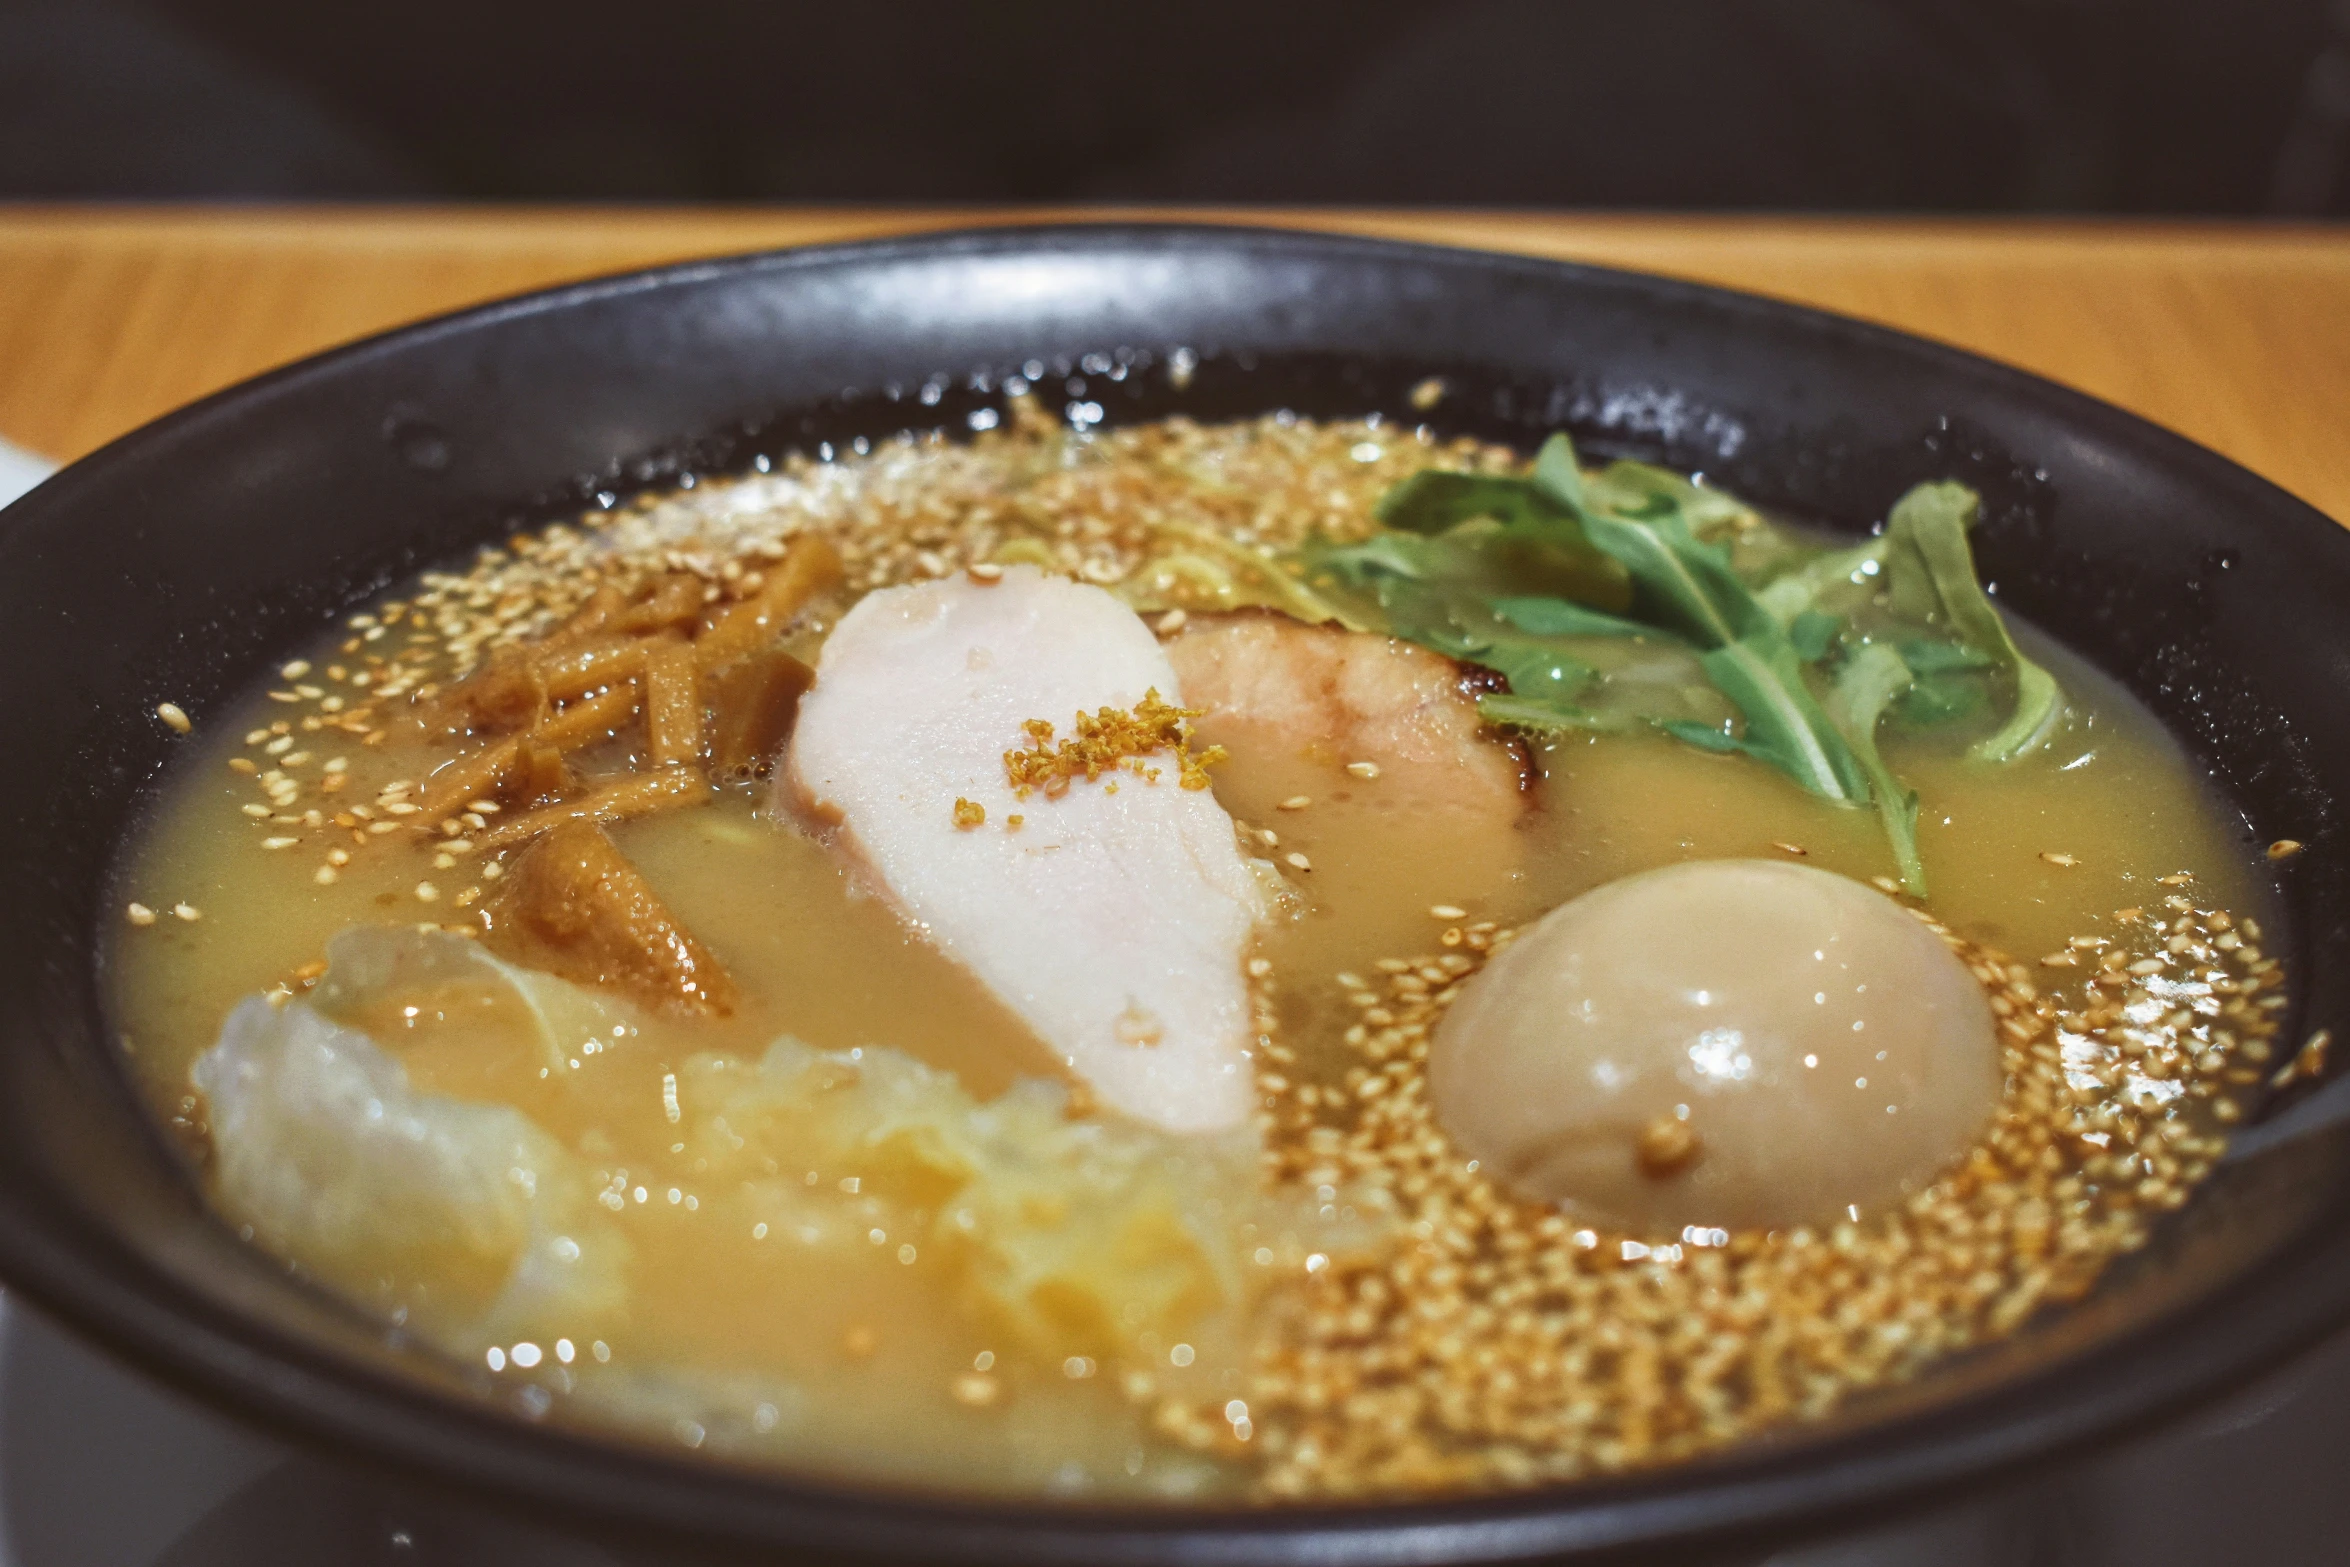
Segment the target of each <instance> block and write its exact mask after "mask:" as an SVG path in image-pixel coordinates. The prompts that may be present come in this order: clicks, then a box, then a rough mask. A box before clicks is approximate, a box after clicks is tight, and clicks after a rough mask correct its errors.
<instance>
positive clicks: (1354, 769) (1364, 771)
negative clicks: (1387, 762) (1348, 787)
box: [1346, 762, 1379, 778]
mask: <svg viewBox="0 0 2350 1567" xmlns="http://www.w3.org/2000/svg"><path fill="white" fill-rule="evenodd" d="M1346 770H1347V771H1348V772H1350V773H1352V774H1354V775H1355V776H1356V777H1357V778H1376V777H1378V776H1379V764H1378V763H1377V762H1349V763H1347V764H1346Z"/></svg>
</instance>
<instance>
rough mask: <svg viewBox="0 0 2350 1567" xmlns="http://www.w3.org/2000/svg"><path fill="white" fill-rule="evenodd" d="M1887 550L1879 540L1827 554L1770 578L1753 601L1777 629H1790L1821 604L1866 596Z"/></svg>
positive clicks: (1814, 557)
mask: <svg viewBox="0 0 2350 1567" xmlns="http://www.w3.org/2000/svg"><path fill="white" fill-rule="evenodd" d="M1889 547H1890V546H1889V545H1888V544H1887V542H1886V540H1885V539H1884V538H1883V537H1882V536H1879V537H1877V538H1873V539H1871V540H1869V541H1868V542H1867V543H1866V544H1856V545H1854V546H1853V547H1852V548H1850V549H1843V550H1828V551H1825V552H1823V553H1821V554H1818V555H1814V556H1813V557H1812V558H1811V559H1809V560H1807V561H1805V562H1804V563H1803V564H1801V565H1799V566H1796V567H1794V568H1793V569H1791V570H1788V571H1785V572H1782V573H1780V574H1779V575H1778V576H1776V577H1773V578H1772V579H1771V580H1770V582H1768V583H1767V584H1765V585H1764V586H1763V587H1761V588H1758V589H1757V590H1756V591H1755V595H1754V596H1755V598H1756V599H1757V600H1759V601H1760V602H1761V604H1762V607H1763V608H1764V609H1767V610H1769V611H1770V612H1771V616H1772V618H1773V619H1775V620H1777V621H1778V622H1779V623H1780V624H1781V625H1783V626H1784V625H1792V624H1793V623H1794V622H1795V620H1796V618H1797V617H1798V616H1800V615H1802V614H1803V613H1804V612H1805V611H1806V610H1810V609H1815V608H1817V607H1818V606H1819V605H1820V603H1821V602H1822V601H1823V600H1832V601H1837V602H1841V601H1843V600H1845V599H1849V598H1851V597H1853V596H1854V593H1853V590H1854V589H1859V591H1860V592H1861V593H1864V594H1865V593H1866V592H1867V591H1868V590H1869V588H1868V585H1870V584H1873V583H1874V582H1875V581H1876V578H1877V574H1878V573H1879V571H1880V570H1881V569H1882V568H1883V565H1884V561H1885V552H1886V550H1887V549H1888V548H1889Z"/></svg>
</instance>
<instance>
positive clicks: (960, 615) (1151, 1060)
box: [777, 566, 1265, 1132]
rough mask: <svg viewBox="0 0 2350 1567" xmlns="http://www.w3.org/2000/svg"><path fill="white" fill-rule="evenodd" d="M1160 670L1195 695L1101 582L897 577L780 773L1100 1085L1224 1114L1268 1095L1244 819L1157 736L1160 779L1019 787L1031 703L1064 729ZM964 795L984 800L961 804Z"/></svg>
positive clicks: (1141, 693) (1140, 1114) (802, 812)
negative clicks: (1253, 981)
mask: <svg viewBox="0 0 2350 1567" xmlns="http://www.w3.org/2000/svg"><path fill="white" fill-rule="evenodd" d="M1153 689H1156V690H1157V691H1158V692H1159V694H1160V696H1161V697H1162V698H1163V699H1165V700H1168V701H1179V700H1180V693H1179V690H1178V687H1177V682H1176V678H1175V671H1174V669H1173V667H1172V666H1171V665H1170V664H1169V663H1168V661H1167V657H1166V654H1165V653H1164V652H1162V651H1161V650H1160V648H1159V645H1158V643H1157V641H1156V640H1155V639H1154V638H1153V637H1152V636H1151V633H1150V631H1149V630H1148V629H1147V628H1146V627H1145V626H1144V625H1143V623H1142V622H1141V621H1140V620H1139V619H1137V618H1136V617H1135V615H1134V613H1133V612H1132V611H1131V610H1129V609H1127V608H1126V606H1124V605H1123V604H1121V603H1119V602H1118V601H1117V600H1116V599H1115V598H1112V597H1111V596H1110V595H1109V594H1107V593H1105V592H1103V591H1102V590H1101V589H1099V588H1095V587H1089V586H1086V585H1084V584H1081V583H1075V582H1070V581H1067V580H1064V579H1062V578H1057V577H1048V576H1046V575H1044V574H1043V573H1041V572H1039V571H1037V570H1035V569H1034V568H1032V567H1025V566H1018V567H1013V568H1010V569H1009V570H1006V571H1005V572H1004V573H1003V575H1002V577H1001V578H1000V579H999V580H997V581H994V582H990V583H980V582H974V581H972V580H970V579H969V578H967V577H960V576H958V577H953V578H948V579H944V580H941V581H936V582H926V583H920V584H916V585H913V586H910V587H901V588H889V589H885V590H883V591H880V592H876V593H872V594H869V595H867V596H866V597H865V598H864V599H863V600H862V601H861V602H859V603H858V604H857V606H856V607H855V608H854V609H852V610H850V611H849V613H848V614H847V615H845V616H843V617H842V619H841V622H840V624H839V626H838V627H836V628H835V629H834V631H833V633H832V635H831V637H830V638H829V639H828V640H827V641H826V643H825V645H824V653H823V657H822V659H821V661H820V662H819V663H818V665H817V668H816V683H815V685H814V686H813V687H812V688H810V690H809V692H808V694H807V696H806V698H805V699H804V700H803V702H802V704H801V707H800V714H799V721H798V726H797V728H796V729H795V730H794V731H793V734H792V740H791V747H790V750H789V753H788V755H787V758H786V763H785V765H784V767H782V768H781V769H780V770H779V774H778V783H777V787H778V790H779V793H780V796H781V799H782V801H783V803H784V804H785V806H786V807H787V809H789V810H791V811H792V812H793V813H794V814H796V815H797V816H799V817H800V818H801V819H802V820H805V821H809V822H811V823H814V824H816V825H817V826H818V827H819V829H820V830H823V831H826V832H829V833H830V834H832V835H833V836H834V839H835V841H836V842H837V843H838V844H839V845H840V847H841V848H842V849H843V850H844V851H845V852H847V853H848V854H850V855H851V856H853V857H854V858H855V859H856V860H857V861H858V862H860V864H861V866H862V868H863V869H864V871H865V872H866V873H867V874H868V875H869V877H870V879H871V881H872V882H873V883H875V884H876V885H877V886H878V887H879V888H880V889H882V890H883V891H884V892H885V893H886V895H887V896H889V897H890V898H892V899H894V900H895V901H896V903H897V905H898V907H899V908H900V909H901V911H902V912H904V913H905V915H906V916H907V917H908V918H909V919H911V920H913V921H914V922H915V923H916V924H918V925H919V926H920V927H921V928H922V929H923V930H924V931H925V932H926V933H927V934H928V935H929V937H930V939H931V940H932V941H934V942H935V943H937V945H938V946H939V947H940V948H941V949H942V950H943V951H945V952H946V953H948V954H949V955H950V956H952V957H954V958H956V959H957V960H959V961H960V962H962V963H963V964H965V965H966V966H968V967H969V968H970V969H971V970H972V971H973V972H974V973H976V974H977V975H978V976H979V977H980V978H981V979H982V980H984V981H985V982H986V983H987V984H988V985H989V986H990V987H991V988H992V989H994V990H995V991H996V993H997V994H998V995H1000V996H1001V997H1002V998H1003V999H1004V1000H1005V1001H1006V1002H1007V1003H1008V1004H1010V1005H1011V1007H1012V1008H1013V1009H1014V1010H1015V1011H1017V1012H1018V1013H1019V1014H1020V1015H1021V1016H1022V1017H1023V1018H1025V1019H1026V1020H1027V1022H1028V1023H1029V1025H1030V1026H1031V1027H1032V1028H1034V1029H1035V1030H1036V1032H1037V1033H1038V1034H1039V1035H1040V1036H1041V1037H1042V1038H1043V1039H1044V1040H1045V1042H1046V1043H1047V1044H1048V1045H1050V1046H1051V1047H1052V1049H1053V1050H1054V1051H1055V1053H1056V1054H1058V1055H1060V1056H1061V1057H1062V1058H1063V1059H1064V1060H1065V1061H1066V1062H1067V1063H1068V1065H1069V1067H1070V1069H1071V1070H1072V1071H1073V1072H1074V1073H1076V1074H1077V1075H1078V1076H1079V1077H1081V1078H1082V1079H1084V1080H1085V1081H1086V1082H1087V1083H1088V1084H1090V1085H1091V1087H1092V1088H1093V1091H1094V1092H1095V1094H1096V1095H1097V1096H1098V1097H1099V1098H1100V1099H1101V1100H1102V1101H1103V1102H1104V1103H1106V1104H1108V1105H1110V1106H1112V1107H1114V1108H1116V1109H1118V1110H1121V1111H1123V1112H1125V1113H1126V1114H1128V1115H1131V1116H1134V1117H1136V1118H1138V1119H1141V1120H1145V1121H1150V1122H1155V1123H1156V1124H1158V1125H1161V1126H1164V1127H1168V1128H1170V1129H1172V1130H1176V1131H1184V1132H1195V1131H1212V1130H1216V1129H1219V1128H1223V1127H1228V1126H1233V1125H1237V1124H1239V1123H1240V1122H1242V1121H1243V1120H1245V1119H1246V1118H1247V1116H1248V1114H1249V1111H1250V1108H1251V1106H1252V1104H1253V1101H1254V1093H1253V1089H1252V1077H1251V1071H1250V1065H1249V1058H1248V1054H1247V1042H1248V1037H1249V1000H1248V992H1247V982H1246V980H1245V979H1244V978H1243V976H1242V972H1241V963H1242V957H1243V948H1244V947H1245V946H1246V944H1247V942H1248V940H1249V935H1250V932H1251V930H1252V929H1253V928H1254V926H1255V925H1256V923H1257V921H1258V919H1259V918H1261V917H1262V915H1263V913H1264V909H1265V903H1264V895H1263V892H1262V891H1261V889H1260V887H1259V884H1258V882H1257V880H1256V878H1255V876H1254V874H1253V873H1252V872H1251V871H1250V870H1249V868H1248V866H1247V864H1246V862H1245V861H1244V860H1243V859H1242V858H1241V855H1240V851H1239V849H1238V847H1237V846H1236V844H1235V842H1234V838H1233V829H1232V820H1231V818H1230V817H1228V816H1227V815H1225V813H1224V810H1223V808H1222V807H1221V806H1219V805H1218V804H1217V803H1216V800H1215V797H1214V795H1213V794H1212V793H1210V792H1209V791H1208V790H1205V789H1185V788H1182V787H1180V786H1179V784H1178V782H1177V774H1176V768H1175V765H1174V761H1173V758H1171V757H1167V756H1163V755H1162V756H1157V757H1152V758H1150V759H1149V760H1150V761H1151V762H1152V763H1153V764H1154V765H1157V766H1158V767H1159V768H1160V775H1159V777H1158V779H1157V781H1156V782H1147V781H1145V780H1144V779H1143V778H1142V777H1140V776H1137V775H1136V774H1134V773H1132V772H1123V771H1121V772H1113V773H1108V774H1105V775H1103V777H1102V778H1101V779H1100V780H1098V781H1095V782H1091V783H1089V782H1086V781H1084V780H1082V779H1080V780H1079V781H1077V782H1076V783H1075V784H1074V785H1073V786H1071V787H1070V788H1069V789H1068V790H1067V791H1066V792H1064V793H1061V794H1059V795H1058V796H1056V797H1048V796H1047V795H1046V794H1045V793H1044V792H1043V791H1041V790H1037V791H1032V792H1030V794H1029V795H1028V797H1027V798H1025V799H1022V798H1020V797H1019V796H1018V795H1017V794H1016V793H1015V791H1014V789H1013V787H1012V785H1011V784H1010V782H1009V780H1008V779H1007V777H1006V773H1005V764H1004V753H1005V752H1006V751H1009V750H1014V749H1019V748H1022V747H1025V746H1026V744H1027V743H1028V737H1027V736H1026V735H1025V734H1024V733H1023V731H1022V725H1023V724H1025V723H1027V722H1028V721H1030V720H1032V719H1042V720H1044V721H1045V722H1047V723H1050V724H1052V725H1053V726H1054V727H1055V729H1056V730H1057V731H1058V732H1059V733H1060V734H1062V735H1067V734H1069V733H1070V732H1071V727H1072V721H1073V720H1074V718H1075V716H1076V714H1077V713H1078V712H1080V711H1085V712H1093V711H1095V710H1096V709H1099V708H1102V707H1113V708H1121V709H1130V708H1132V707H1133V706H1134V705H1135V704H1137V703H1139V702H1140V701H1142V700H1143V698H1144V697H1145V696H1146V695H1147V694H1148V693H1149V692H1150V691H1152V690H1153ZM1112 784H1114V785H1115V788H1114V789H1113V788H1112V787H1111V786H1112ZM958 801H969V802H971V803H972V804H975V805H977V806H980V807H981V808H983V809H984V810H985V812H986V819H985V820H984V822H982V823H980V824H979V825H976V826H962V825H958V822H957V816H956V805H957V802H958ZM1015 815H1017V816H1019V817H1021V818H1022V820H1021V823H1020V825H1019V826H1018V827H1016V828H1015V827H1013V826H1012V825H1011V824H1010V822H1009V818H1011V817H1013V816H1015Z"/></svg>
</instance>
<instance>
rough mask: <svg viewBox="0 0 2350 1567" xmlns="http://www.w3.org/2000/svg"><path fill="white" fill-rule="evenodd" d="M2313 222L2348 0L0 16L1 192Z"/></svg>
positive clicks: (2349, 96) (1592, 0) (1104, 2)
mask: <svg viewBox="0 0 2350 1567" xmlns="http://www.w3.org/2000/svg"><path fill="white" fill-rule="evenodd" d="M6 197H14V198H72V197H98V198H143V197H158V198H254V199H288V198H291V199H310V198H345V199H483V200H516V199H522V200H648V201H650V200H659V201H703V202H728V201H834V202H1069V201H1114V200H1151V201H1201V202H1224V201H1230V202H1320V203H1387V204H1424V205H1455V206H1545V207H1561V206H1575V207H1593V206H1597V207H1678V208H1774V209H1808V210H1854V211H1926V212H1936V211H1944V212H1970V211H2049V212H2084V213H2096V212H2112V213H2172V214H2226V215H2247V214H2252V215H2257V214H2273V215H2278V216H2318V215H2327V214H2337V215H2338V214H2341V213H2343V212H2345V211H2346V210H2350V0H1457V3H1451V4H1426V3H1418V4H1415V3H1407V0H1179V3H1173V4H1160V5H1139V4H1133V3H1126V4H1120V3H1117V0H1096V3H1094V4H1089V5H1078V4H1072V3H1061V0H966V3H948V0H831V3H826V4H809V3H798V0H658V3H637V4H624V3H619V0H401V3H398V4H391V5H380V4H379V5H365V6H361V5H353V4H348V3H338V0H0V198H6Z"/></svg>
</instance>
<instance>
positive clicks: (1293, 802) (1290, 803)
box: [1274, 794, 1314, 811]
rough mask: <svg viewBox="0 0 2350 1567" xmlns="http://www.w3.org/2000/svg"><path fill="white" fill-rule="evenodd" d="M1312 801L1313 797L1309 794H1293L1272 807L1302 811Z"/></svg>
mask: <svg viewBox="0 0 2350 1567" xmlns="http://www.w3.org/2000/svg"><path fill="white" fill-rule="evenodd" d="M1313 803H1314V797H1313V796H1312V795H1310V794H1293V795H1291V796H1290V797H1289V798H1288V799H1286V800H1284V801H1282V802H1281V803H1280V804H1279V805H1278V806H1276V807H1274V809H1276V810H1282V811H1302V810H1304V809H1305V808H1306V807H1307V806H1309V805H1311V804H1313Z"/></svg>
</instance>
